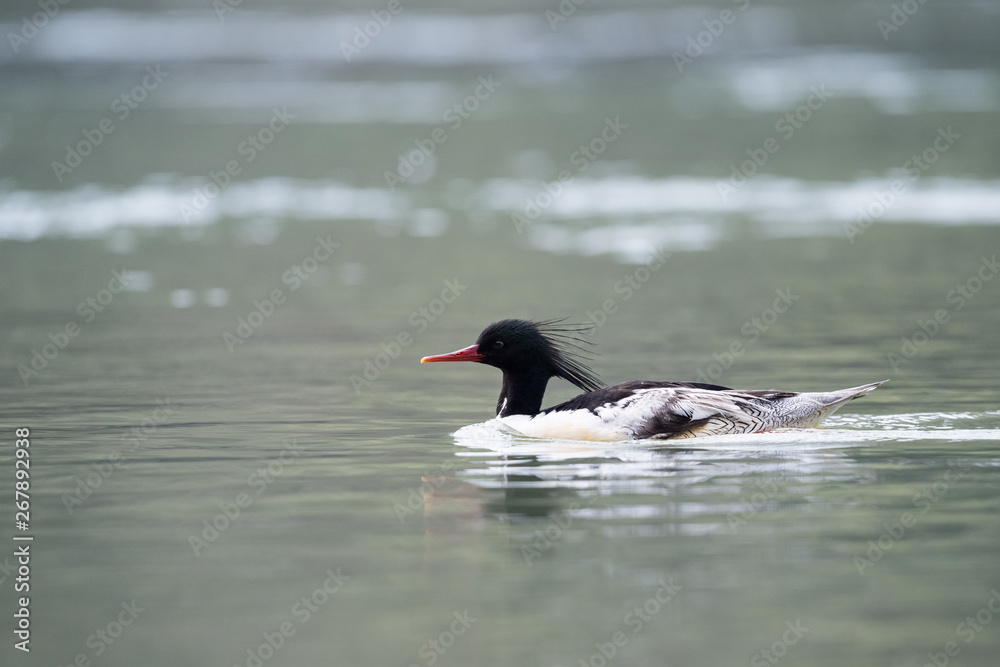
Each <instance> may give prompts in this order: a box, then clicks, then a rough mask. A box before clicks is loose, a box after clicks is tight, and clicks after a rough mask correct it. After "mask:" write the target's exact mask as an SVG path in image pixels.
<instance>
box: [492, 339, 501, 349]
mask: <svg viewBox="0 0 1000 667" xmlns="http://www.w3.org/2000/svg"><path fill="white" fill-rule="evenodd" d="M501 347H503V341H502V340H498V341H497V342H495V343H493V349H494V350H499V349H500V348H501Z"/></svg>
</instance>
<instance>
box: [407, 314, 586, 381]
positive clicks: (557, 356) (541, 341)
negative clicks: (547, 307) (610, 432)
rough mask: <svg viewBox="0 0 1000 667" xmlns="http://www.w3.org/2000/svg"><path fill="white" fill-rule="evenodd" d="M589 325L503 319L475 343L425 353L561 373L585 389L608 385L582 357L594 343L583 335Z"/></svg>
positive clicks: (515, 371) (513, 370) (517, 370)
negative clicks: (446, 351)
mask: <svg viewBox="0 0 1000 667" xmlns="http://www.w3.org/2000/svg"><path fill="white" fill-rule="evenodd" d="M588 328H589V327H586V326H582V325H573V324H565V323H563V321H562V320H548V321H545V322H529V321H527V320H500V321H499V322H494V323H493V324H491V325H489V326H488V327H486V328H485V329H483V331H482V333H480V334H479V338H478V339H477V340H476V343H475V345H470V346H469V347H467V348H464V349H462V350H457V351H455V352H451V353H449V354H442V355H437V356H433V357H424V358H423V359H421V360H420V361H421V362H426V361H477V362H479V363H482V364H487V365H490V366H494V367H496V368H499V369H500V370H502V371H504V373H505V374H506V373H510V374H512V375H521V374H534V373H540V374H542V375H543V376H544V377H546V378H550V377H560V378H563V379H564V380H567V381H569V382H572V383H573V384H575V385H576V386H577V387H579V388H580V389H583V390H584V391H593V390H595V389H600V388H601V387H603V386H604V383H603V382H601V381H600V380H599V379H598V378H597V376H596V375H595V374H594V372H593V371H591V370H590V369H589V368H587V366H586V365H584V364H583V363H582V362H581V360H580V357H583V356H585V355H586V354H587V349H586V347H587V346H589V345H591V343H590V341H587V340H585V339H584V338H582V337H581V335H582V334H583V333H584V332H585V331H587V330H588Z"/></svg>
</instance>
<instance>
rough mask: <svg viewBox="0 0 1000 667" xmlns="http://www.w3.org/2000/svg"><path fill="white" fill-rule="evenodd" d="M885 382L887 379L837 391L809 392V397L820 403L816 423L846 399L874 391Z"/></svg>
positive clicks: (834, 410) (859, 396)
mask: <svg viewBox="0 0 1000 667" xmlns="http://www.w3.org/2000/svg"><path fill="white" fill-rule="evenodd" d="M886 382H888V380H880V381H879V382H871V383H869V384H863V385H861V386H860V387H850V388H849V389H839V390H837V391H826V392H817V393H813V394H811V397H812V398H813V399H814V400H815V401H816V402H817V403H819V404H820V408H819V418H818V419H817V420H816V421H817V423H818V422H820V421H822V420H823V419H826V418H827V417H829V416H830V415H832V414H833V413H834V412H836V411H837V410H838V409H839V408H840V406H842V405H843V404H844V403H846V402H847V401H850V400H853V399H855V398H861V397H862V396H865V395H866V394H869V393H871V392H873V391H875V390H876V389H878V388H879V387H880V386H881V385H883V384H885V383H886Z"/></svg>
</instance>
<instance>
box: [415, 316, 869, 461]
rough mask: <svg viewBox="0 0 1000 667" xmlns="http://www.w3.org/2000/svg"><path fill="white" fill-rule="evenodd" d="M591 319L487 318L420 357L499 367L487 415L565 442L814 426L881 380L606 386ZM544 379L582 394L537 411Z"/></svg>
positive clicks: (517, 428) (511, 426)
mask: <svg viewBox="0 0 1000 667" xmlns="http://www.w3.org/2000/svg"><path fill="white" fill-rule="evenodd" d="M591 329H592V327H589V326H587V325H575V324H567V323H566V322H565V321H564V320H563V319H555V320H545V321H529V320H522V319H504V320H499V321H497V322H493V323H492V324H490V325H489V326H487V327H486V328H485V329H483V331H482V333H480V334H479V337H478V338H477V339H476V342H475V343H474V344H472V345H470V346H468V347H465V348H462V349H460V350H456V351H454V352H449V353H447V354H438V355H432V356H427V357H423V358H422V359H421V360H420V363H432V362H458V361H469V362H475V363H480V364H485V365H487V366H493V367H495V368H498V369H500V371H501V372H502V373H503V378H502V383H501V387H500V397H499V399H498V400H497V408H496V419H497V420H498V421H499V422H500V423H501V424H502V425H503V426H505V427H507V428H508V429H511V430H513V431H516V432H517V433H519V434H522V435H526V436H531V437H539V438H557V439H568V440H590V441H606V442H614V441H623V440H646V439H652V440H668V439H677V438H695V437H705V436H715V435H726V434H736V433H758V432H765V431H774V430H778V429H795V428H814V427H816V426H818V425H819V423H820V422H822V421H823V420H824V419H826V418H827V417H829V416H830V415H832V414H833V413H834V412H836V411H837V410H838V409H839V408H840V407H841V406H842V405H844V404H845V403H847V402H848V401H850V400H853V399H855V398H860V397H861V396H864V395H866V394H868V393H870V392H871V391H874V390H875V389H876V388H878V387H879V386H880V385H882V384H883V383H885V382H887V380H881V381H879V382H871V383H869V384H864V385H860V386H858V387H851V388H849V389H838V390H835V391H826V392H791V391H778V390H774V389H765V390H744V389H730V388H729V387H724V386H721V385H716V384H709V383H704V382H661V381H651V380H632V381H629V382H623V383H621V384H616V385H612V386H607V385H605V384H604V383H603V382H602V381H601V380H600V379H599V378H598V376H597V375H596V374H595V373H594V372H593V371H592V370H591V369H590V368H588V367H587V365H586V363H585V362H586V360H589V359H590V356H589V352H590V347H591V346H592V343H590V341H588V340H586V339H585V338H584V337H583V336H584V334H585V333H586V332H588V331H590V330H591ZM552 378H561V379H563V380H566V381H568V382H570V383H572V384H573V385H575V386H576V387H578V388H579V389H581V390H583V392H584V393H582V394H580V395H579V396H576V397H575V398H572V399H570V400H568V401H566V402H564V403H560V404H558V405H554V406H552V407H550V408H546V409H544V410H543V409H542V400H543V398H544V396H545V389H546V387H547V386H548V382H549V380H550V379H552Z"/></svg>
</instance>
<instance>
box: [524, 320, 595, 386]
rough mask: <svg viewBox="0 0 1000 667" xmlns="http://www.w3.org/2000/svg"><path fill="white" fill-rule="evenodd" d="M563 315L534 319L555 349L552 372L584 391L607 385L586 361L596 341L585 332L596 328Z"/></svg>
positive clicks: (552, 350)
mask: <svg viewBox="0 0 1000 667" xmlns="http://www.w3.org/2000/svg"><path fill="white" fill-rule="evenodd" d="M565 320H566V318H564V317H561V318H557V319H553V320H544V321H541V322H532V324H533V325H534V327H535V328H536V329H537V330H538V333H540V334H541V335H542V338H544V339H545V341H546V342H547V343H548V344H549V348H550V350H551V352H552V375H553V376H554V377H561V378H562V379H564V380H567V381H568V382H572V383H573V384H575V385H576V386H577V387H579V388H580V389H583V390H584V391H595V390H597V389H601V388H603V387H604V386H605V384H604V383H603V382H601V379H600V378H599V377H597V374H596V373H594V371H592V370H591V369H590V368H589V367H588V366H587V365H586V364H585V363H584V362H583V359H590V358H591V354H592V351H591V350H590V348H592V347H593V346H594V344H593V343H592V342H591V341H589V340H587V339H586V338H584V337H583V336H585V335H587V334H589V333H590V332H592V331H593V328H594V327H593V326H591V325H586V324H573V323H569V322H566V321H565Z"/></svg>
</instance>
